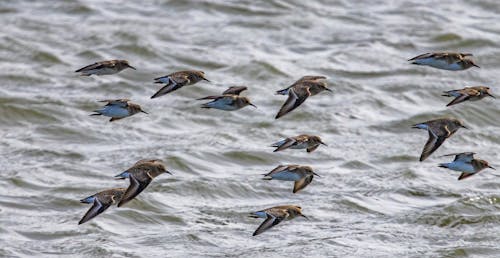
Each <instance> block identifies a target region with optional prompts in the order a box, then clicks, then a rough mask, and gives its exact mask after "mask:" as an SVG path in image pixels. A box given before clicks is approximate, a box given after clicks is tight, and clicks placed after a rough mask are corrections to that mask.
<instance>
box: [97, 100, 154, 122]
mask: <svg viewBox="0 0 500 258" xmlns="http://www.w3.org/2000/svg"><path fill="white" fill-rule="evenodd" d="M99 102H106V105H104V107H103V108H101V109H98V110H94V112H96V113H95V114H90V115H91V116H101V115H103V116H107V117H111V119H110V120H109V121H110V122H113V121H116V120H118V119H122V118H125V117H128V116H133V115H135V114H137V113H139V112H142V113H145V114H147V112H146V111H144V110H142V109H141V106H140V105H139V104H135V103H132V102H131V101H130V100H129V99H106V100H100V101H99Z"/></svg>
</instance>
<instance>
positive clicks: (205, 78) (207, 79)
mask: <svg viewBox="0 0 500 258" xmlns="http://www.w3.org/2000/svg"><path fill="white" fill-rule="evenodd" d="M202 79H203V80H205V81H207V82H210V81H209V80H208V79H207V78H205V77H203V78H202Z"/></svg>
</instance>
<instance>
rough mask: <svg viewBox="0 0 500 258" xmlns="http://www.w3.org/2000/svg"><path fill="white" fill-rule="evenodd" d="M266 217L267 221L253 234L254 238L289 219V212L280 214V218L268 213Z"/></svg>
mask: <svg viewBox="0 0 500 258" xmlns="http://www.w3.org/2000/svg"><path fill="white" fill-rule="evenodd" d="M266 215H267V218H266V220H264V222H262V224H260V226H259V227H258V228H257V229H256V230H255V232H253V235H252V236H256V235H259V234H262V233H263V232H264V231H266V230H268V229H270V228H272V227H274V226H276V225H278V224H280V222H281V221H283V220H284V219H286V218H287V217H288V212H282V214H279V215H278V216H276V215H274V214H270V213H269V212H268V213H267V214H266Z"/></svg>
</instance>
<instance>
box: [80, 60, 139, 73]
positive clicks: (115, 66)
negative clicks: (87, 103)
mask: <svg viewBox="0 0 500 258" xmlns="http://www.w3.org/2000/svg"><path fill="white" fill-rule="evenodd" d="M126 68H131V69H134V70H137V69H135V68H134V67H132V66H131V65H129V64H128V61H127V60H109V61H101V62H97V63H94V64H91V65H87V66H85V67H83V68H80V69H78V70H76V71H75V73H81V74H80V75H81V76H91V75H92V74H95V75H108V74H115V73H119V72H121V71H123V70H124V69H126Z"/></svg>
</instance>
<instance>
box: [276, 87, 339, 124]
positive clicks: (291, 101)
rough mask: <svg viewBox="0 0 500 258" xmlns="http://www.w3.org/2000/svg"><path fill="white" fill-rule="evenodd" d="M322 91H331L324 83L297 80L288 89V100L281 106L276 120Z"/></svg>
mask: <svg viewBox="0 0 500 258" xmlns="http://www.w3.org/2000/svg"><path fill="white" fill-rule="evenodd" d="M324 90H326V91H330V92H331V91H332V90H330V89H328V88H327V87H326V83H325V82H323V81H311V80H306V81H300V80H299V81H298V82H297V83H295V85H294V86H293V87H291V88H289V89H288V91H287V92H288V98H287V100H286V101H285V103H284V104H283V105H282V106H281V108H280V110H279V112H278V114H277V115H276V117H275V118H276V119H278V118H280V117H282V116H284V115H286V114H288V113H290V112H291V111H293V110H294V109H296V108H297V107H299V106H300V105H302V103H304V101H306V99H307V98H308V97H309V96H314V95H316V94H318V93H320V92H322V91H324Z"/></svg>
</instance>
